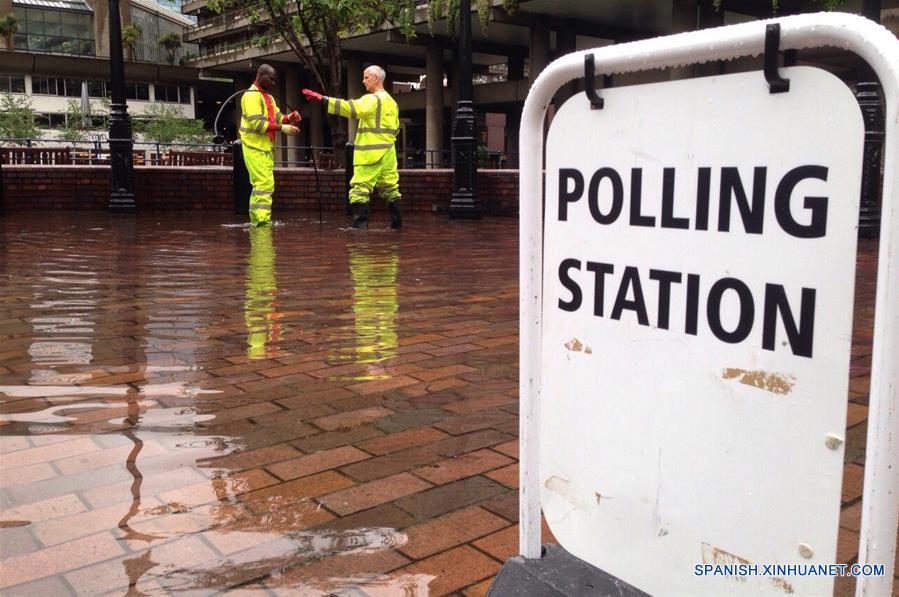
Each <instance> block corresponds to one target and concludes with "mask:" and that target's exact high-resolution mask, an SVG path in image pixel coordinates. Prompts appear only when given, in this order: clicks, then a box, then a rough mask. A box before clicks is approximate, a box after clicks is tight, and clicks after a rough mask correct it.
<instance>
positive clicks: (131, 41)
mask: <svg viewBox="0 0 899 597" xmlns="http://www.w3.org/2000/svg"><path fill="white" fill-rule="evenodd" d="M143 32H144V30H143V29H141V28H140V25H138V24H136V23H131V24H130V25H128V26H126V27H123V28H122V43H123V44H125V47H126V48H128V60H131V61H132V62H133V61H134V50H135V48H136V47H137V42H138V40H139V39H140V36H141V34H142V33H143Z"/></svg>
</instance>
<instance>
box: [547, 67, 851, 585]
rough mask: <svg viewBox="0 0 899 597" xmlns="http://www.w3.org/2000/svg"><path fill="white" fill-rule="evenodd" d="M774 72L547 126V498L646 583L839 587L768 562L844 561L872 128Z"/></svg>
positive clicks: (600, 562) (819, 92)
mask: <svg viewBox="0 0 899 597" xmlns="http://www.w3.org/2000/svg"><path fill="white" fill-rule="evenodd" d="M781 74H782V76H784V77H785V78H787V79H789V80H790V82H791V86H790V91H789V92H787V93H780V94H771V93H769V91H768V86H767V85H766V84H765V80H764V77H763V76H762V75H761V73H758V72H756V73H745V74H734V75H724V76H718V77H709V78H702V79H693V80H689V81H675V82H669V83H662V84H653V85H642V86H633V87H622V88H614V89H610V90H604V91H603V92H602V96H603V98H604V99H605V107H604V109H602V110H591V109H590V104H589V101H588V100H587V98H586V96H585V95H584V94H579V95H577V96H575V97H573V98H572V99H571V100H569V101H568V102H566V103H565V104H564V105H563V106H562V107H561V109H560V110H559V111H558V113H557V114H556V116H555V119H554V120H553V122H552V125H551V127H550V130H549V133H548V139H547V151H546V154H547V166H546V212H545V220H544V221H545V243H544V247H545V248H544V258H543V280H544V287H543V314H542V316H543V335H542V348H541V350H542V362H543V366H542V371H543V377H542V400H541V406H540V411H539V419H540V473H539V482H540V494H541V504H542V507H543V511H544V514H545V516H546V519H547V522H548V523H549V526H550V528H551V529H552V531H553V533H554V534H555V536H556V537H557V538H558V539H559V541H560V543H561V544H562V545H563V546H564V547H565V548H566V549H568V550H569V551H570V552H572V553H573V554H574V555H576V556H578V557H580V558H582V559H584V560H586V561H588V562H590V563H592V564H594V565H596V566H598V567H600V568H602V569H603V570H605V571H607V572H609V573H610V574H613V575H615V576H618V577H619V578H621V579H623V580H625V581H627V582H629V583H631V584H633V585H635V586H637V587H638V588H640V589H643V590H645V591H647V592H649V593H651V594H658V595H698V594H719V595H720V594H727V595H769V594H770V595H783V594H785V593H793V594H795V595H822V594H829V593H830V591H831V590H832V586H833V581H834V578H833V577H832V576H800V575H776V574H772V575H770V576H763V575H762V574H761V572H762V566H763V565H766V564H802V565H809V564H833V563H834V562H835V558H836V539H837V528H838V521H839V509H840V484H841V479H842V468H843V444H842V440H843V436H844V430H845V424H846V402H847V385H848V368H849V352H850V341H851V326H852V305H853V281H854V272H855V246H856V226H857V221H858V208H859V190H860V186H861V165H862V144H863V139H864V129H863V122H862V118H861V113H860V111H859V107H858V103H857V101H856V100H855V98H854V97H853V95H852V93H851V92H850V90H849V89H848V88H847V87H846V86H845V85H844V84H843V83H842V82H841V81H839V80H838V79H837V78H836V77H834V76H833V75H830V74H828V73H826V72H825V71H822V70H818V69H813V68H807V67H797V68H788V69H782V70H781ZM706 564H711V565H713V566H714V565H741V564H742V565H747V566H748V565H757V566H758V570H759V575H758V576H743V577H740V576H738V575H729V576H713V575H707V574H705V573H703V574H699V573H698V571H699V570H700V569H698V568H697V566H702V565H706ZM702 570H704V571H705V570H707V569H702Z"/></svg>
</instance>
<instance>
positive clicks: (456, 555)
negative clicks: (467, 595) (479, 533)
mask: <svg viewBox="0 0 899 597" xmlns="http://www.w3.org/2000/svg"><path fill="white" fill-rule="evenodd" d="M499 568H500V563H499V562H497V561H496V560H493V559H491V558H489V557H487V556H486V555H484V554H483V553H481V552H480V551H478V550H476V549H474V548H473V547H470V546H468V545H463V546H461V547H457V548H455V549H452V550H450V551H445V552H443V553H441V554H438V555H436V556H431V557H430V558H428V559H426V560H421V561H418V562H415V563H414V564H412V565H410V566H406V567H405V568H403V569H402V570H401V572H407V573H410V574H430V575H432V576H435V577H436V578H435V579H434V580H432V581H431V584H430V585H428V589H429V591H430V593H429V594H430V595H431V596H433V597H438V596H440V595H446V594H448V593H452V592H453V591H458V590H459V589H461V588H463V587H466V586H468V585H471V584H474V583H477V582H479V581H481V580H484V579H487V578H490V577H492V576H494V575H495V574H496V573H497V572H498V571H499Z"/></svg>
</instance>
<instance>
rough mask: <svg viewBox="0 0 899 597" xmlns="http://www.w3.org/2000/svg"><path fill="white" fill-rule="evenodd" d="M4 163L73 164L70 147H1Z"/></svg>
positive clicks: (0, 155) (1, 160)
mask: <svg viewBox="0 0 899 597" xmlns="http://www.w3.org/2000/svg"><path fill="white" fill-rule="evenodd" d="M0 162H2V163H4V164H71V163H72V156H71V152H70V151H69V148H68V147H0Z"/></svg>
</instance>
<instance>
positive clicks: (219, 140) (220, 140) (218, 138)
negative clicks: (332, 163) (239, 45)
mask: <svg viewBox="0 0 899 597" xmlns="http://www.w3.org/2000/svg"><path fill="white" fill-rule="evenodd" d="M248 91H256V90H255V89H241V90H239V91H235V92H234V93H232V94H231V95H230V96H228V99H226V100H225V101H223V102H222V105H221V107H220V108H219V111H218V113H217V114H216V115H215V121H213V123H212V132H213V133H214V136H213V137H212V142H213V143H214V144H215V145H224V143H225V138H224V137H223V136H222V135H220V134H219V119H220V118H221V117H222V112H224V110H225V106H227V105H228V104H229V103H230V102H231V100H233V99H234V98H235V97H237V96H238V95H241V94H244V93H246V92H248ZM256 93H259V92H258V91H256ZM269 95H270V96H272V97H273V98H275V99H276V100H280V98H279V97H278V96H277V95H275V94H274V93H269ZM281 103H282V104H283V105H284V106H285V107H286V108H287V109H288V110H290V111H291V112H299V110H297V109H296V108H294V107H293V106H291V105H290V104H288V103H287V102H281ZM310 155H311V156H312V171H313V172H314V173H315V189H316V197H317V198H318V223H319V225H321V224H323V223H324V219H323V218H322V185H321V181H319V178H318V166H317V165H316V163H315V152H314V151H311V148H310Z"/></svg>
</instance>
